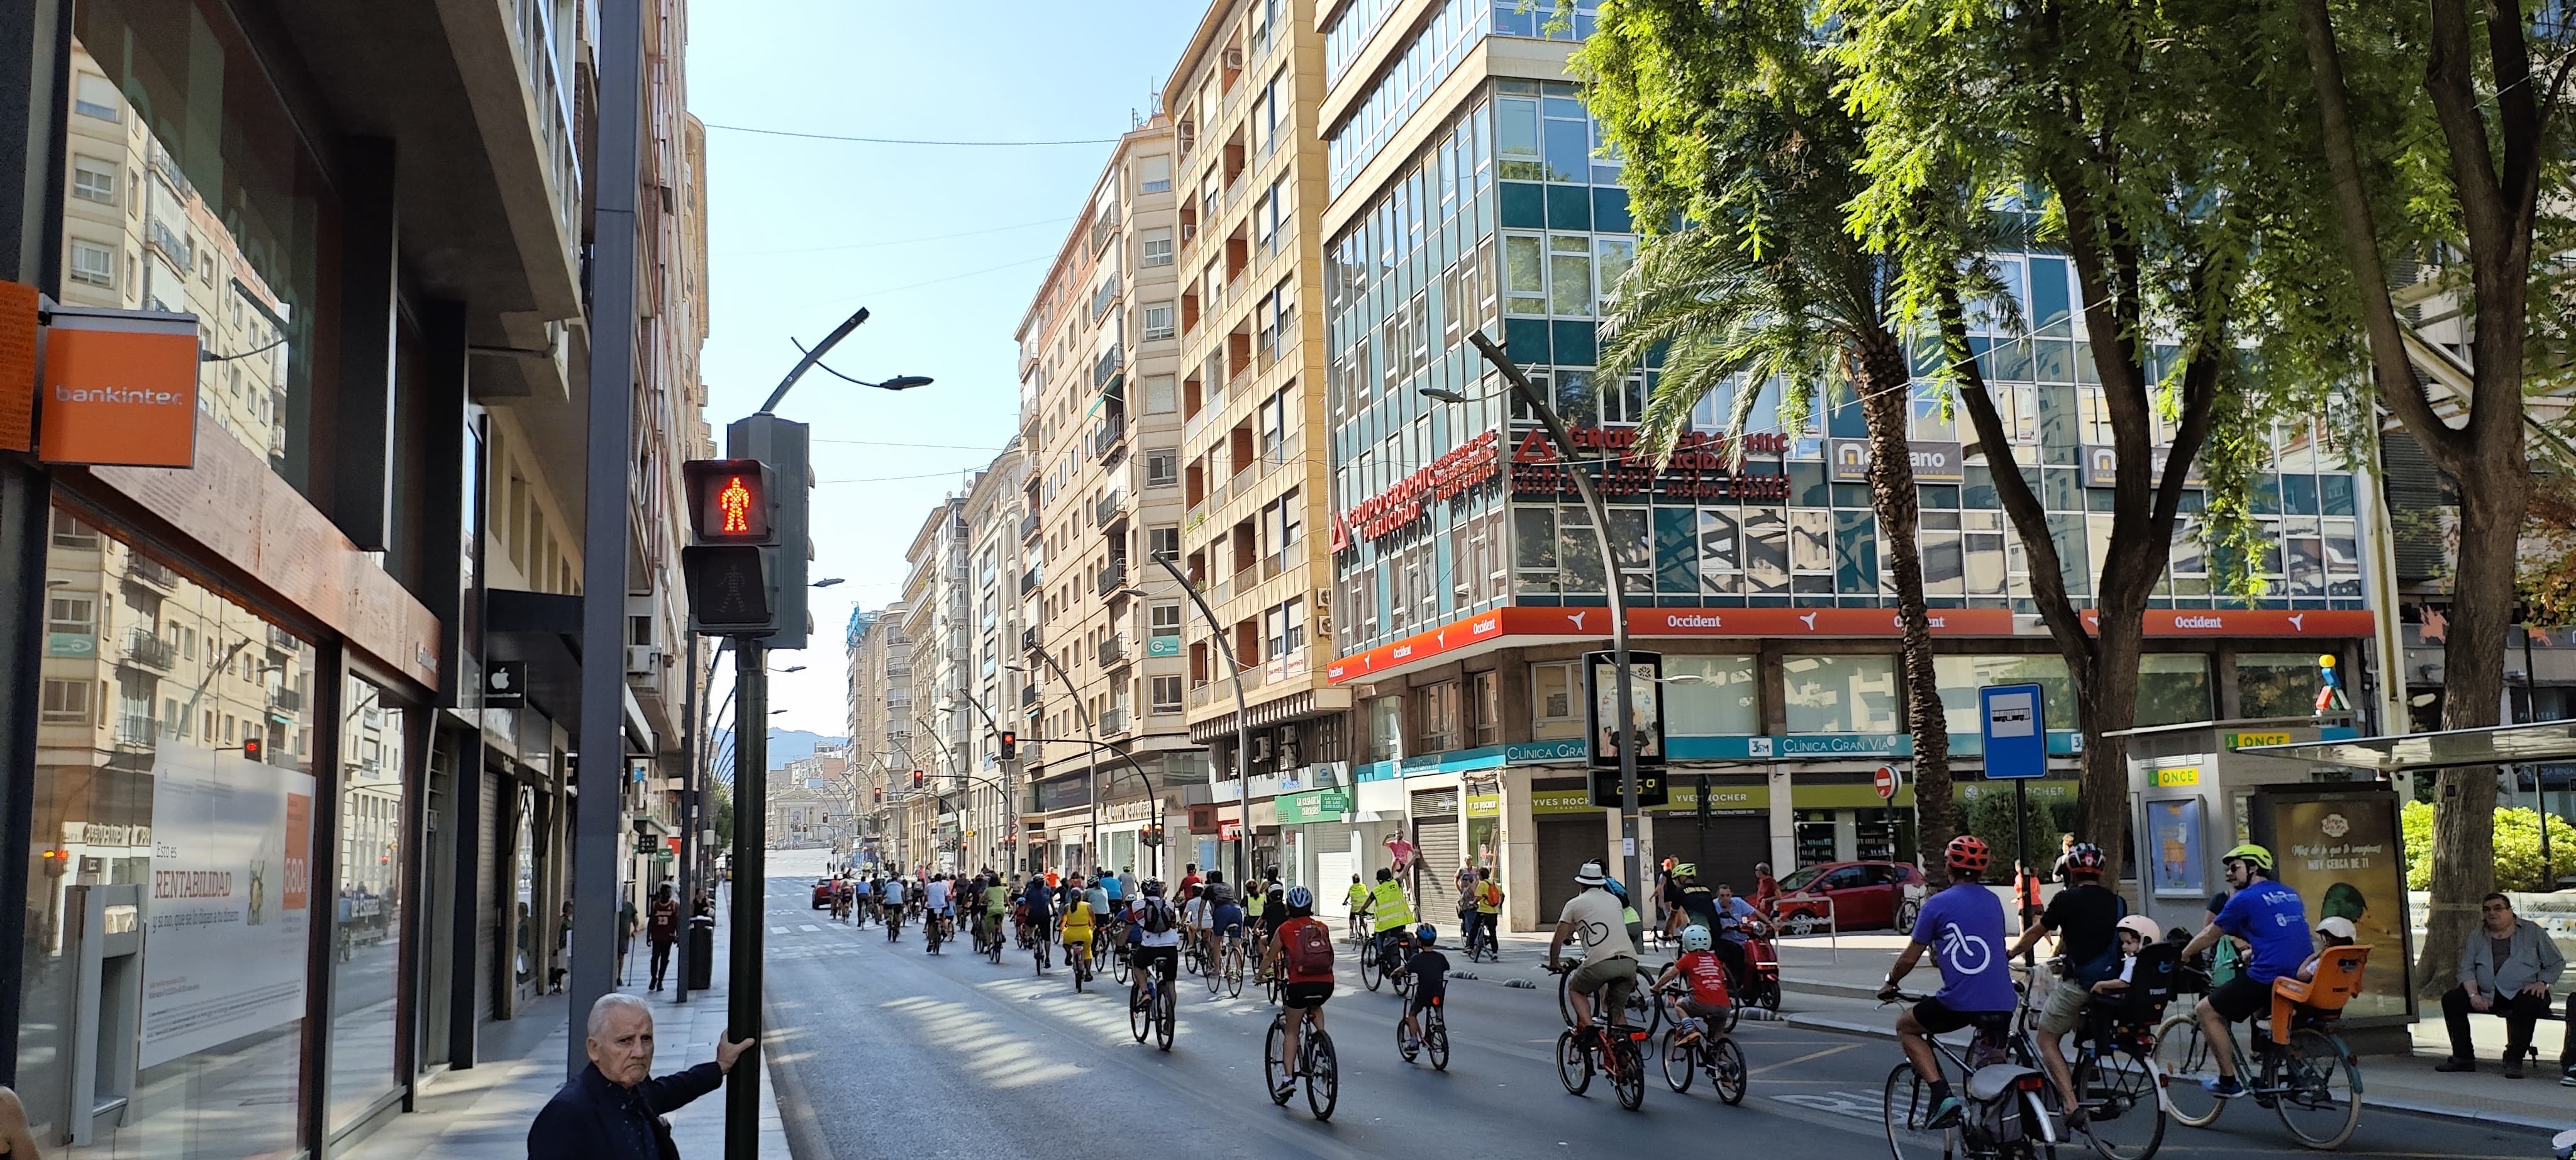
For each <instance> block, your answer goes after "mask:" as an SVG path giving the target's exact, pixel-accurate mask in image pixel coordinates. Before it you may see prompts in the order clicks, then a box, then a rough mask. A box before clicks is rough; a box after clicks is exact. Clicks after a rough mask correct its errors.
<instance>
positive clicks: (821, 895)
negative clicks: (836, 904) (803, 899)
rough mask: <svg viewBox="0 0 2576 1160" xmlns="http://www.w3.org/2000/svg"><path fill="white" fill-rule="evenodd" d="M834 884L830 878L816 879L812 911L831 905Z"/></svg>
mask: <svg viewBox="0 0 2576 1160" xmlns="http://www.w3.org/2000/svg"><path fill="white" fill-rule="evenodd" d="M834 883H835V880H834V879H830V878H817V879H815V880H814V905H813V907H812V909H815V910H821V909H823V908H825V907H827V906H830V905H832V888H833V886H834Z"/></svg>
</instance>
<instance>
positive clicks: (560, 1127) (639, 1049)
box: [528, 994, 752, 1160]
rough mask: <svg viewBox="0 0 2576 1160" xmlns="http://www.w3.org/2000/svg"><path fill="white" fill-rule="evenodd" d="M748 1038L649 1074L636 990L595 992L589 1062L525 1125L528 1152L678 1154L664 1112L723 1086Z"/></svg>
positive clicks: (545, 1156) (651, 1159) (632, 1157)
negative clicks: (711, 1056) (705, 1058)
mask: <svg viewBox="0 0 2576 1160" xmlns="http://www.w3.org/2000/svg"><path fill="white" fill-rule="evenodd" d="M751 1044H752V1041H751V1040H748V1039H745V1040H743V1041H741V1042H739V1043H726V1042H724V1041H723V1040H721V1039H719V1040H718V1041H717V1042H716V1060H715V1062H714V1063H701V1064H699V1065H697V1066H696V1067H693V1068H690V1069H688V1070H687V1071H682V1072H675V1073H673V1074H670V1075H666V1076H663V1077H662V1078H660V1079H652V1078H649V1077H650V1076H651V1075H652V1072H653V1013H652V1011H651V1010H649V1009H647V1008H646V1007H645V1006H644V1001H643V1000H641V999H638V998H636V997H635V996H633V995H626V994H608V995H602V996H600V998H599V1002H597V1003H595V1004H593V1005H592V1006H591V1008H590V1023H589V1030H588V1032H587V1038H586V1040H585V1046H586V1047H587V1048H588V1049H589V1052H590V1066H588V1067H585V1068H583V1069H581V1074H580V1075H577V1076H574V1077H573V1078H572V1081H571V1082H570V1083H567V1084H565V1085H563V1088H562V1089H561V1090H559V1091H557V1092H556V1093H555V1098H553V1099H552V1100H549V1101H547V1102H546V1106H545V1109H544V1110H543V1111H540V1112H538V1113H537V1121H536V1123H534V1124H531V1125H529V1127H528V1160H680V1149H679V1147H678V1146H677V1145H675V1144H673V1143H672V1142H671V1129H670V1126H669V1125H667V1124H665V1123H663V1122H662V1114H663V1113H665V1112H671V1111H677V1110H679V1109H680V1108H682V1107H684V1106H686V1105H687V1104H688V1102H689V1101H691V1100H694V1099H696V1098H698V1097H699V1096H702V1095H705V1094H707V1093H708V1092H711V1091H714V1090H716V1088H718V1087H720V1086H722V1085H723V1083H724V1077H725V1074H726V1073H728V1072H730V1071H732V1070H733V1065H734V1061H735V1060H737V1059H740V1058H741V1057H742V1053H743V1052H745V1051H748V1050H750V1048H751Z"/></svg>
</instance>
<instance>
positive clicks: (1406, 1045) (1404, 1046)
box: [1395, 1016, 1422, 1063]
mask: <svg viewBox="0 0 2576 1160" xmlns="http://www.w3.org/2000/svg"><path fill="white" fill-rule="evenodd" d="M1395 1054H1396V1057H1397V1058H1399V1059H1402V1060H1403V1061H1404V1062H1406V1063H1411V1062H1413V1059H1414V1057H1415V1056H1417V1055H1420V1054H1422V1046H1421V1045H1420V1044H1418V1043H1415V1042H1413V1041H1412V1039H1411V1038H1409V1037H1407V1036H1406V1035H1405V1033H1404V1019H1403V1018H1402V1017H1401V1016H1399V1017H1397V1019H1396V1021H1395Z"/></svg>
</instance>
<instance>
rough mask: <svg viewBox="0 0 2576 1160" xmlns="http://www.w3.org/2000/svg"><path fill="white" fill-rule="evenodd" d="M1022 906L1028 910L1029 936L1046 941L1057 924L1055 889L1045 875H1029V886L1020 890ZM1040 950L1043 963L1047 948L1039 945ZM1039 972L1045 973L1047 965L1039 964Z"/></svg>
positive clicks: (1040, 959)
mask: <svg viewBox="0 0 2576 1160" xmlns="http://www.w3.org/2000/svg"><path fill="white" fill-rule="evenodd" d="M1020 906H1021V908H1022V909H1024V910H1026V911H1027V912H1028V916H1029V917H1028V930H1029V937H1031V938H1033V939H1035V940H1037V941H1038V942H1045V941H1046V940H1047V938H1048V934H1049V932H1050V931H1051V930H1053V929H1054V926H1055V889H1054V888H1053V887H1050V886H1048V885H1047V881H1046V878H1045V877H1044V876H1043V875H1038V874H1031V875H1029V884H1028V886H1027V887H1026V888H1025V889H1023V890H1021V891H1020ZM1038 952H1039V954H1038V958H1039V961H1040V963H1041V964H1043V963H1044V961H1045V958H1046V954H1045V952H1046V948H1045V947H1039V948H1038ZM1038 973H1039V974H1045V973H1046V967H1045V966H1043V965H1041V966H1039V967H1038Z"/></svg>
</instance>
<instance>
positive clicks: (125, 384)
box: [36, 307, 197, 467]
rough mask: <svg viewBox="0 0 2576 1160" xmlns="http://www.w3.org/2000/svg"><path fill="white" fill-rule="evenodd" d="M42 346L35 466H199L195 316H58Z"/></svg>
mask: <svg viewBox="0 0 2576 1160" xmlns="http://www.w3.org/2000/svg"><path fill="white" fill-rule="evenodd" d="M44 343H45V353H44V370H43V372H42V373H41V375H40V376H39V379H38V389H39V393H38V397H37V404H36V406H37V412H36V414H37V419H36V432H37V437H36V453H37V457H38V458H41V459H43V460H44V461H46V462H48V463H88V464H100V465H108V464H113V465H117V466H123V467H194V466H196V460H197V448H196V444H197V319H196V316H194V315H189V314H159V313H145V312H141V311H127V310H75V309H72V308H68V307H56V308H55V309H54V312H53V320H52V322H51V324H50V325H48V326H47V327H46V330H45V340H44Z"/></svg>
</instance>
